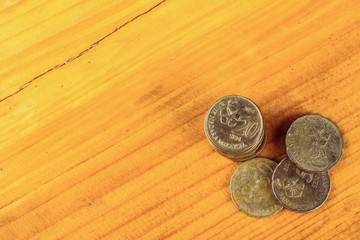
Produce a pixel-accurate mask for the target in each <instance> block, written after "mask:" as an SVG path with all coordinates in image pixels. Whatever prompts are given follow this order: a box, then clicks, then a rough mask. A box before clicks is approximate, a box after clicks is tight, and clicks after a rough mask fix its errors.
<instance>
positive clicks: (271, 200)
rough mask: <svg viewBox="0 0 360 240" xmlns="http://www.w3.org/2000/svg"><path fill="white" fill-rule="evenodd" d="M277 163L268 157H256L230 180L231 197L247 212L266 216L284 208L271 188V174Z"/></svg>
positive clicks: (242, 166) (254, 215)
mask: <svg viewBox="0 0 360 240" xmlns="http://www.w3.org/2000/svg"><path fill="white" fill-rule="evenodd" d="M276 165H277V163H276V162H274V161H271V160H269V159H266V158H254V159H252V160H250V161H247V162H245V163H243V164H241V165H240V166H239V167H238V169H237V170H236V171H235V173H234V175H233V176H232V178H231V182H230V191H231V197H232V199H233V202H234V203H235V205H236V206H237V207H238V208H239V209H240V210H241V211H243V212H244V213H245V214H247V215H249V216H253V217H266V216H271V215H273V214H275V213H276V212H278V211H279V210H280V209H281V208H282V206H281V204H280V203H279V202H278V201H277V199H276V198H275V196H274V194H273V193H272V189H271V176H272V173H273V170H274V169H275V167H276Z"/></svg>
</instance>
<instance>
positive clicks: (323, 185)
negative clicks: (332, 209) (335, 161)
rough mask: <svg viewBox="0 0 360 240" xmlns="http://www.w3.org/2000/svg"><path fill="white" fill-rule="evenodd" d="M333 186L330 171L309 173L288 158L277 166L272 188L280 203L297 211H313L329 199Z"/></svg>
mask: <svg viewBox="0 0 360 240" xmlns="http://www.w3.org/2000/svg"><path fill="white" fill-rule="evenodd" d="M330 188H331V182H330V176H329V173H328V172H321V173H307V172H303V171H301V170H300V169H299V168H297V167H296V166H295V165H294V164H293V163H292V162H291V161H290V160H289V159H288V158H285V159H283V160H282V161H281V162H280V163H279V165H278V166H277V167H276V168H275V170H274V173H273V176H272V189H273V192H274V194H275V197H276V198H277V199H278V200H279V201H280V203H281V204H282V205H283V206H284V207H286V208H287V209H290V210H292V211H295V212H311V211H313V210H315V209H316V208H318V207H320V206H321V205H322V204H323V203H324V202H325V201H326V199H327V197H328V195H329V192H330Z"/></svg>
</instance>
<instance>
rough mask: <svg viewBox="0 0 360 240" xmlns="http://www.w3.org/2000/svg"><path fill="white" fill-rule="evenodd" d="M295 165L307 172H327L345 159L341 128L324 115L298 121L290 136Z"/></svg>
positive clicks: (294, 123)
mask: <svg viewBox="0 0 360 240" xmlns="http://www.w3.org/2000/svg"><path fill="white" fill-rule="evenodd" d="M285 142H286V151H287V154H288V156H289V158H290V160H291V161H293V162H294V163H295V164H296V165H297V166H298V167H299V168H301V169H302V170H304V171H307V172H324V171H328V170H329V169H331V168H332V167H333V166H335V164H336V163H338V161H339V160H340V158H341V155H342V153H343V148H344V140H343V137H342V135H341V132H340V130H339V129H338V127H337V126H336V125H335V124H334V123H333V122H332V121H330V120H329V119H327V118H325V117H322V116H320V115H306V116H303V117H300V118H298V119H296V120H295V121H294V122H293V124H292V125H291V126H290V128H289V130H288V132H287V134H286V141H285Z"/></svg>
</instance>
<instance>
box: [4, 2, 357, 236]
mask: <svg viewBox="0 0 360 240" xmlns="http://www.w3.org/2000/svg"><path fill="white" fill-rule="evenodd" d="M0 3H1V6H0V77H1V81H0V99H1V100H0V116H1V121H0V127H1V136H2V138H1V139H0V193H1V198H0V239H4V240H5V239H193V238H196V239H359V238H360V224H359V222H360V194H359V192H360V179H359V177H358V173H359V171H360V167H359V164H358V159H359V157H360V154H359V153H360V151H359V150H360V149H359V146H360V145H359V143H358V136H359V128H358V126H359V123H360V120H359V119H360V104H359V101H360V95H359V90H360V15H359V14H358V13H359V12H360V2H359V1H356V0H352V1H346V0H337V1H284V0H277V1H269V0H261V1H235V0H230V1H223V0H218V1H211V0H210V1H179V0H163V1H160V0H158V1H155V0H154V1H152V0H144V1H137V2H136V1H135V2H132V1H109V0H104V1H95V0H89V1H80V0H72V1H58V0H50V1H43V0H27V1H20V0H16V1H12V0H3V1H0ZM230 94H238V95H243V96H246V97H248V98H250V99H252V100H254V101H255V102H256V103H257V104H258V105H259V107H260V108H261V110H262V112H263V115H264V118H265V124H266V126H267V134H268V140H267V145H266V147H265V149H264V150H263V151H262V153H261V154H260V155H261V156H264V157H268V158H271V159H274V160H276V161H280V160H281V159H282V158H283V157H284V156H285V154H286V152H285V133H286V131H287V129H288V127H289V126H290V124H291V123H292V122H293V121H294V120H295V119H296V118H297V117H299V116H302V115H304V114H308V113H317V114H321V115H323V116H326V117H329V118H330V119H332V120H333V121H334V122H335V123H336V124H337V125H338V126H339V128H340V130H341V132H342V133H343V136H344V141H345V149H344V155H343V158H342V160H341V161H340V162H339V164H338V165H337V166H336V167H334V168H333V169H332V170H331V171H330V176H331V179H332V189H331V193H330V196H329V199H328V200H327V202H326V203H325V204H324V205H323V206H322V207H321V208H319V209H318V210H316V211H314V212H311V213H307V214H299V213H295V212H291V211H289V210H286V209H284V210H282V211H280V212H279V213H278V214H276V215H275V216H273V217H270V218H264V219H255V218H251V217H248V216H246V215H244V214H243V213H241V212H239V211H238V210H237V209H236V207H235V205H234V204H233V203H232V201H231V197H230V193H229V181H230V177H231V175H232V173H233V172H234V170H235V169H236V168H237V166H238V165H239V163H235V162H232V161H230V160H228V159H226V158H224V157H222V156H220V155H219V154H217V153H216V152H214V151H213V150H212V149H211V147H210V145H209V143H208V142H207V140H206V137H205V135H204V131H203V120H204V117H205V113H206V111H207V110H208V109H209V108H210V106H211V105H212V104H213V103H214V102H215V101H216V100H217V99H218V98H220V97H223V96H225V95H230Z"/></svg>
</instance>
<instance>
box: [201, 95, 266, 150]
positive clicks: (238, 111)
mask: <svg viewBox="0 0 360 240" xmlns="http://www.w3.org/2000/svg"><path fill="white" fill-rule="evenodd" d="M263 132H264V121H263V117H262V114H261V111H260V109H259V108H258V107H257V106H256V104H255V103H253V102H252V101H251V100H249V99H247V98H245V97H241V96H236V95H231V96H226V97H223V98H221V99H219V100H218V101H217V102H215V104H214V105H213V106H212V107H211V108H210V110H209V111H208V112H207V114H206V117H205V133H206V136H207V138H208V140H209V142H210V143H211V144H212V145H213V146H214V148H216V149H220V150H221V151H223V152H225V153H230V154H235V155H236V154H241V153H242V152H246V151H247V150H249V149H251V148H253V147H254V146H255V145H256V144H259V143H262V137H263V136H264V133H263ZM216 149H215V150H216Z"/></svg>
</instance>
